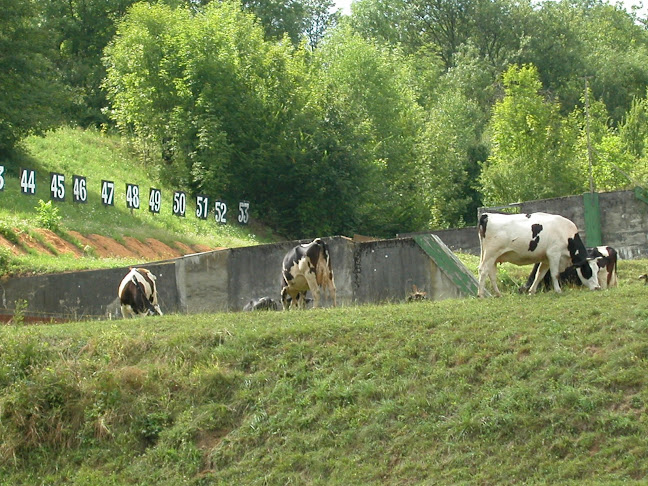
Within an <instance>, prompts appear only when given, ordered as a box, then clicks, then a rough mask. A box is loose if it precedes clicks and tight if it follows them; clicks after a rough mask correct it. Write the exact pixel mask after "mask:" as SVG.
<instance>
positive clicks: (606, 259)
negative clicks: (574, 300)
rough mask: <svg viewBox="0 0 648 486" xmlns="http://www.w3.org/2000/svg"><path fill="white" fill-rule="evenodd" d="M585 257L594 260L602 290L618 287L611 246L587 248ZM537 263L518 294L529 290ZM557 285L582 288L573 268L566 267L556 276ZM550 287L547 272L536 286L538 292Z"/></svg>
mask: <svg viewBox="0 0 648 486" xmlns="http://www.w3.org/2000/svg"><path fill="white" fill-rule="evenodd" d="M587 257H588V258H591V259H594V260H596V265H597V267H598V272H597V276H598V282H599V285H600V286H601V288H602V289H609V288H611V287H616V286H617V285H618V278H617V261H618V254H617V251H616V250H615V249H614V248H612V247H611V246H596V247H593V248H587ZM539 266H540V264H539V263H536V264H535V265H534V266H533V270H531V273H530V274H529V277H528V278H527V281H526V283H525V284H524V285H523V286H522V287H520V292H521V293H524V292H526V291H528V290H529V288H530V287H531V284H532V283H533V281H534V280H535V276H536V272H537V271H538V267H539ZM558 283H559V284H560V285H561V286H562V285H572V286H575V287H578V286H582V285H583V283H582V282H581V281H580V278H579V277H578V273H577V272H576V269H575V268H574V267H567V269H565V270H564V271H562V272H561V273H560V275H558ZM551 287H552V282H551V272H547V273H546V274H545V276H544V278H543V279H542V282H541V283H540V285H539V286H538V290H550V289H551Z"/></svg>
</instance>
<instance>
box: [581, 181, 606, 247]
mask: <svg viewBox="0 0 648 486" xmlns="http://www.w3.org/2000/svg"><path fill="white" fill-rule="evenodd" d="M583 208H584V210H585V245H586V246H588V247H593V246H599V245H602V244H603V238H602V236H601V207H600V205H599V195H598V192H586V193H585V194H583Z"/></svg>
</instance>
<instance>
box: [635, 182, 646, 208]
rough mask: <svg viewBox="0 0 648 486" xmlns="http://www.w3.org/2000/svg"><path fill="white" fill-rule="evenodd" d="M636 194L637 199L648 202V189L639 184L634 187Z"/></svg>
mask: <svg viewBox="0 0 648 486" xmlns="http://www.w3.org/2000/svg"><path fill="white" fill-rule="evenodd" d="M634 194H635V197H636V198H637V199H639V200H640V201H642V202H645V203H646V204H648V191H646V190H645V189H644V188H643V187H641V186H637V187H635V188H634Z"/></svg>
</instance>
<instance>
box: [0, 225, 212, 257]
mask: <svg viewBox="0 0 648 486" xmlns="http://www.w3.org/2000/svg"><path fill="white" fill-rule="evenodd" d="M14 231H15V232H16V236H17V237H18V239H19V241H20V242H21V244H23V245H25V246H26V247H28V248H32V249H34V250H36V251H38V252H41V253H46V254H48V255H55V254H56V253H54V252H53V251H52V250H51V249H50V248H48V245H50V246H51V247H52V248H54V249H55V250H56V252H58V254H63V253H69V254H73V255H76V256H79V257H81V256H84V255H94V256H96V257H98V258H141V259H142V260H145V261H155V260H165V259H169V258H177V257H180V256H183V255H189V254H192V253H200V252H204V251H211V250H220V249H222V248H210V247H209V246H206V245H187V244H186V243H181V242H178V241H176V242H174V243H173V246H169V245H167V244H165V243H163V242H161V241H159V240H156V239H154V238H147V239H146V241H140V240H138V239H137V238H132V237H129V236H126V237H124V238H123V243H121V242H119V241H117V240H115V239H113V238H108V237H107V236H103V235H98V234H87V235H82V234H81V233H79V232H78V231H70V232H69V234H70V235H71V236H73V237H74V238H75V239H77V240H78V241H79V242H80V243H81V244H82V245H83V247H84V248H83V249H81V248H78V247H77V246H76V245H73V244H72V243H70V242H69V241H66V240H64V239H63V238H61V237H60V236H58V235H57V234H56V233H54V232H52V231H49V230H46V229H38V230H36V231H38V233H39V235H40V236H41V238H42V239H43V240H44V241H45V242H47V244H44V243H43V242H41V241H39V239H37V238H34V237H33V236H31V235H29V234H28V233H26V232H24V231H21V230H19V229H15V230H14ZM0 247H5V248H8V249H9V250H10V251H11V252H12V253H14V254H15V255H20V254H24V253H26V251H25V250H24V249H23V248H22V247H20V246H18V245H16V244H14V243H12V242H11V241H9V240H7V239H6V238H4V237H3V236H0Z"/></svg>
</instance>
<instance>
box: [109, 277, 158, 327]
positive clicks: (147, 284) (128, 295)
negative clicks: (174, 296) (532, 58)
mask: <svg viewBox="0 0 648 486" xmlns="http://www.w3.org/2000/svg"><path fill="white" fill-rule="evenodd" d="M118 293H119V301H120V303H121V311H122V315H123V316H124V317H131V316H132V317H134V316H141V315H146V314H150V315H154V314H159V315H162V311H161V310H160V306H159V305H158V296H157V289H156V287H155V275H153V274H152V273H151V272H149V271H148V270H147V269H146V268H131V269H130V272H128V274H127V275H126V276H125V277H124V278H123V280H122V281H121V283H120V284H119V291H118Z"/></svg>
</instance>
